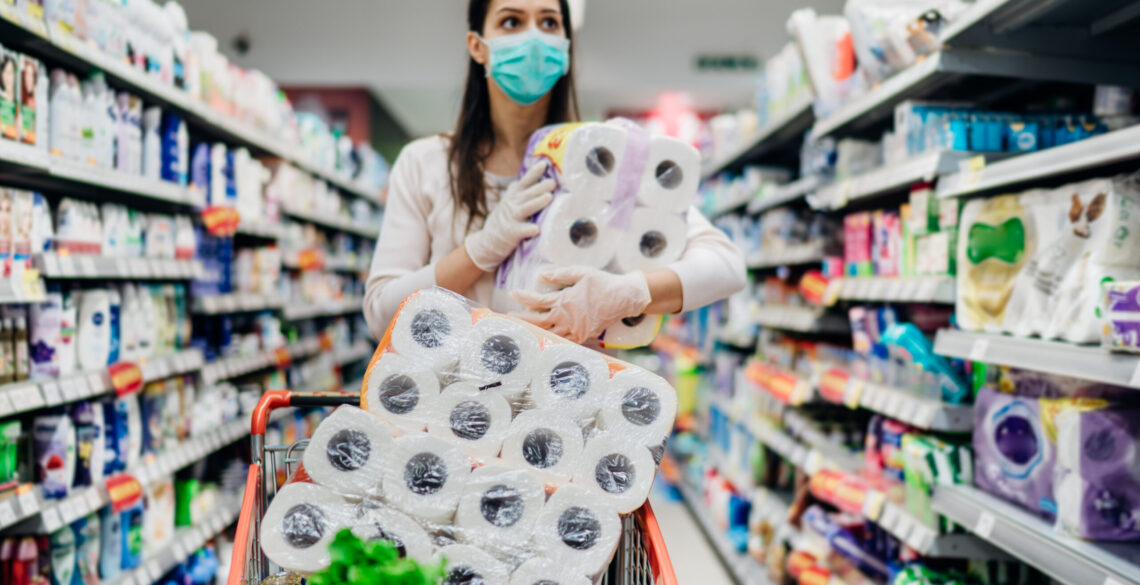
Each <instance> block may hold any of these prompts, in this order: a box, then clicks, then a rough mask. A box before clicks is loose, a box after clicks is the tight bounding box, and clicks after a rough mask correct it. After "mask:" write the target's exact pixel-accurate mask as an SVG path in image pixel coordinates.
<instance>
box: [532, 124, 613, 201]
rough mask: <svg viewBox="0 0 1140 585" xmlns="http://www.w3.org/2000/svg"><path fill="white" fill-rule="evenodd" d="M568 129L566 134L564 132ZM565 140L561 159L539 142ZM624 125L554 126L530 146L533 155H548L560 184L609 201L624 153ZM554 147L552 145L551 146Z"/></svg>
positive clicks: (563, 187)
mask: <svg viewBox="0 0 1140 585" xmlns="http://www.w3.org/2000/svg"><path fill="white" fill-rule="evenodd" d="M567 133H568V136H566V134H567ZM559 139H561V140H564V141H565V144H566V150H565V151H564V152H563V154H562V158H561V160H558V159H557V155H556V154H554V153H553V152H550V153H548V152H547V149H545V148H542V147H541V145H542V144H543V143H544V142H545V143H546V144H554V143H555V142H556V141H558V140H559ZM625 144H626V131H625V129H623V128H621V127H618V126H613V125H608V124H581V125H566V126H563V127H560V128H556V129H554V130H553V131H551V132H550V134H548V135H547V136H545V137H544V140H543V141H540V142H539V143H538V146H537V147H536V148H534V149H533V153H534V154H535V155H536V156H546V157H548V158H551V160H552V162H553V163H554V166H555V168H556V169H557V170H558V172H559V176H560V186H561V188H562V190H563V191H568V192H570V193H571V194H573V195H574V196H581V197H588V198H591V199H594V203H598V202H604V201H608V200H609V197H610V195H611V194H612V193H613V192H614V188H615V187H616V185H617V180H618V172H617V171H618V169H619V168H621V164H622V160H623V155H624V154H625ZM552 150H553V149H552Z"/></svg>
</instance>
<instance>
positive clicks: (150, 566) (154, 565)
mask: <svg viewBox="0 0 1140 585" xmlns="http://www.w3.org/2000/svg"><path fill="white" fill-rule="evenodd" d="M146 572H147V573H150V578H151V579H153V580H155V581H157V580H159V579H160V578H162V567H160V566H158V561H151V562H149V563H147V566H146Z"/></svg>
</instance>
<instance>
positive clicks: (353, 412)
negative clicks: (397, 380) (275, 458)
mask: <svg viewBox="0 0 1140 585" xmlns="http://www.w3.org/2000/svg"><path fill="white" fill-rule="evenodd" d="M391 449H392V431H391V430H389V429H388V427H387V426H386V425H385V424H384V423H383V422H381V421H380V419H379V418H377V417H375V416H373V415H371V414H369V413H367V412H365V411H363V410H360V409H359V408H356V407H354V406H342V407H340V408H338V409H337V410H336V411H335V412H333V413H332V414H331V415H329V416H328V418H326V419H325V420H324V421H322V422H321V424H320V426H318V427H317V430H316V431H315V432H314V433H313V437H312V440H311V441H310V442H309V446H308V447H306V448H305V454H304V456H303V459H302V461H303V463H304V465H305V471H306V472H307V473H308V474H309V477H310V478H311V479H312V480H313V481H314V482H316V483H318V484H320V485H323V486H325V487H328V488H331V489H333V490H336V491H338V492H340V493H343V494H351V495H357V496H367V495H379V494H380V476H381V475H382V473H383V470H384V454H385V453H387V452H388V451H390V450H391Z"/></svg>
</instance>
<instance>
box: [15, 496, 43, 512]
mask: <svg viewBox="0 0 1140 585" xmlns="http://www.w3.org/2000/svg"><path fill="white" fill-rule="evenodd" d="M16 501H17V502H19V504H20V511H21V512H22V513H23V514H24V516H31V515H32V514H35V513H36V512H39V511H40V500H39V498H37V497H36V492H34V491H31V490H29V491H26V492H24V493H22V494H20V495H19V496H18V497H17V498H16Z"/></svg>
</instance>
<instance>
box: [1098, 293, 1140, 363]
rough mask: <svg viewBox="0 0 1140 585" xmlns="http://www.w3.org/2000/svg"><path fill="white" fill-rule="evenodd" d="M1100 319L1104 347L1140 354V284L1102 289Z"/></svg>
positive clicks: (1101, 341) (1101, 340) (1101, 339)
mask: <svg viewBox="0 0 1140 585" xmlns="http://www.w3.org/2000/svg"><path fill="white" fill-rule="evenodd" d="M1100 318H1101V330H1100V343H1101V345H1103V346H1105V347H1108V348H1111V349H1115V350H1121V351H1129V352H1132V353H1140V281H1136V280H1128V281H1122V282H1106V283H1104V284H1103V285H1101V297H1100Z"/></svg>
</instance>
